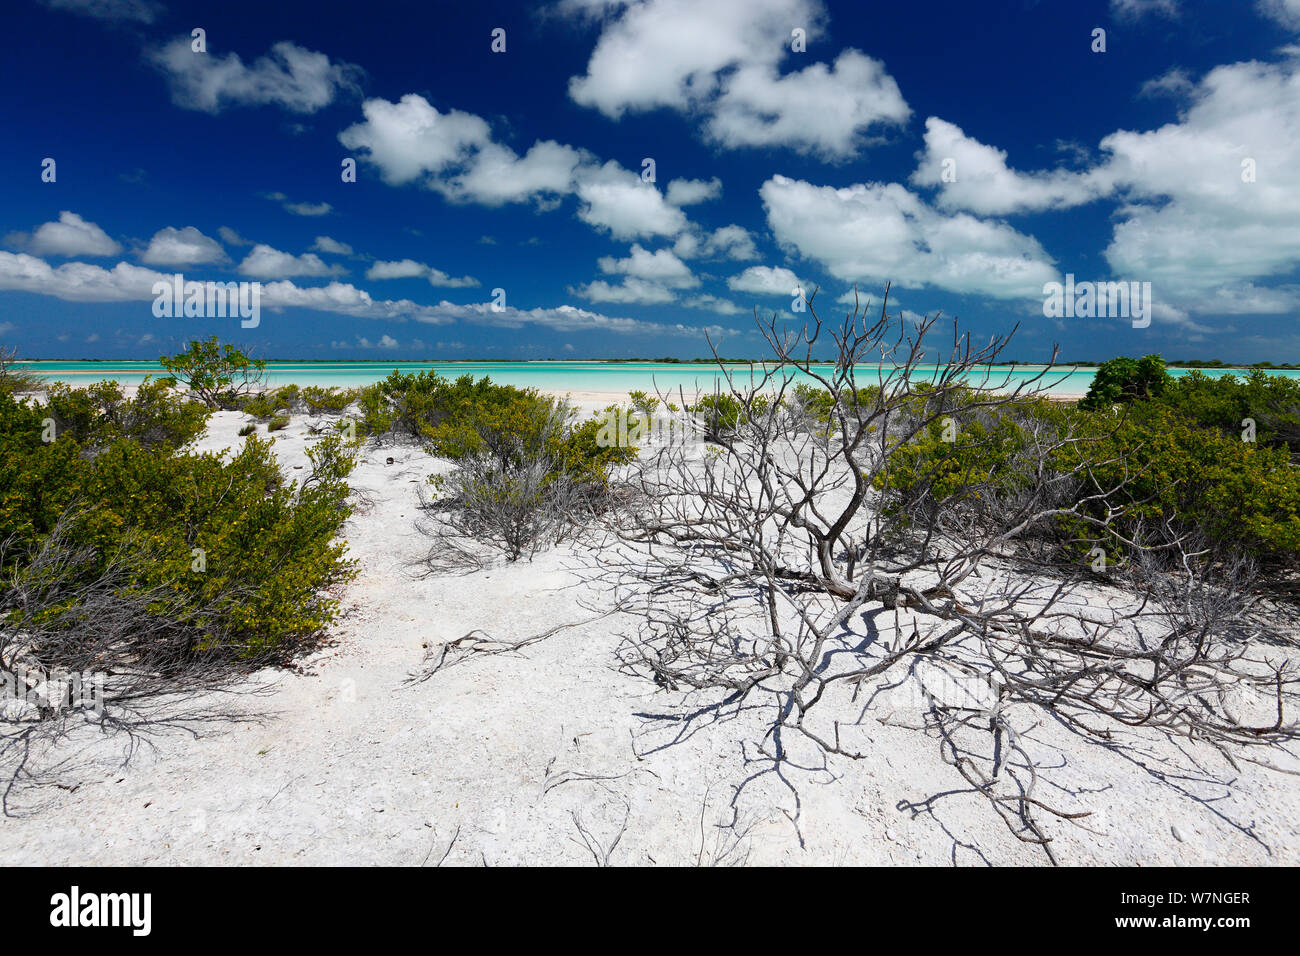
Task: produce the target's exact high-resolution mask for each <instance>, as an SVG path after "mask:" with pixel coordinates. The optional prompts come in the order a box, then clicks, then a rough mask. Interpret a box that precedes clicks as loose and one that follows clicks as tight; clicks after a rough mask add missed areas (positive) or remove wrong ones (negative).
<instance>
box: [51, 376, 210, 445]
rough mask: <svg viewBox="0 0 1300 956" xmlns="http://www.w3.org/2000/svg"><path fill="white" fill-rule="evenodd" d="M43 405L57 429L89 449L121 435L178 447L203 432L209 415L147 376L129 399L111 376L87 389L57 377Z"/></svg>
mask: <svg viewBox="0 0 1300 956" xmlns="http://www.w3.org/2000/svg"><path fill="white" fill-rule="evenodd" d="M45 407H46V409H47V410H48V412H49V415H50V417H51V418H53V419H54V421H55V427H56V432H57V434H59V435H64V434H67V435H69V436H70V437H71V438H73V439H74V440H76V441H77V442H79V443H80V444H82V445H84V446H86V447H88V448H100V447H103V446H105V445H109V444H112V443H113V442H115V441H118V440H120V439H129V440H131V441H135V442H138V443H139V444H140V445H141V446H143V447H145V448H164V449H168V450H174V449H177V448H182V447H184V446H185V445H188V444H189V443H190V442H192V441H193V440H194V439H196V438H198V436H199V435H201V434H203V429H204V428H205V427H206V425H207V420H208V415H209V411H208V409H207V408H206V407H205V406H204V405H203V404H202V403H200V402H196V401H192V400H190V399H189V398H187V397H186V396H183V395H180V394H178V393H177V392H176V391H175V389H173V388H171V387H170V385H169V384H168V383H167V382H166V381H153V380H152V379H149V378H146V379H145V380H144V383H143V384H142V385H141V386H140V387H139V388H138V389H137V390H136V394H135V395H134V396H132V397H131V398H126V397H125V396H124V395H123V393H122V386H121V385H119V384H118V383H117V382H113V381H107V382H97V383H95V384H94V385H90V386H88V387H86V388H72V387H70V386H68V385H65V384H63V383H62V382H56V383H55V384H54V385H53V386H51V388H50V390H49V397H48V400H47V402H46V405H45Z"/></svg>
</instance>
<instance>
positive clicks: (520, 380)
mask: <svg viewBox="0 0 1300 956" xmlns="http://www.w3.org/2000/svg"><path fill="white" fill-rule="evenodd" d="M22 364H24V365H26V367H27V369H28V370H29V371H31V372H33V373H35V374H37V375H42V376H44V377H45V378H47V379H48V380H50V381H64V382H67V383H69V384H74V385H85V384H89V383H91V382H99V381H104V380H106V379H115V380H117V381H119V382H121V383H122V384H124V385H138V384H140V382H142V381H144V378H145V376H146V375H153V376H159V375H163V374H165V372H164V370H163V368H162V366H161V365H159V364H158V363H157V362H108V361H105V362H60V361H44V362H27V363H22ZM828 368H829V366H828ZM933 368H934V367H933V366H924V365H923V366H919V367H918V368H917V373H918V377H919V376H923V375H924V374H925V373H926V372H932V371H933ZM1043 368H1044V366H1041V365H1017V366H1015V367H1014V369H1012V368H1009V367H1000V368H994V369H989V370H988V372H987V373H981V374H976V375H972V376H971V378H972V380H973V381H974V382H977V383H978V382H980V381H981V380H982V381H983V382H984V383H986V384H991V385H993V386H996V387H998V388H1004V387H1005V388H1007V389H1011V388H1014V387H1015V386H1016V385H1018V384H1020V383H1021V382H1024V381H1026V380H1028V379H1030V378H1032V377H1034V376H1035V375H1040V374H1042V372H1043ZM424 369H428V370H431V371H434V372H437V373H438V374H439V375H442V376H446V377H449V378H455V377H457V376H460V375H474V376H475V377H478V376H482V375H487V376H488V377H490V378H491V379H492V381H494V382H498V383H500V384H502V385H516V386H519V387H521V388H527V387H532V388H539V389H546V390H548V391H556V392H618V393H626V392H629V391H632V390H634V389H639V390H641V391H646V392H653V391H655V390H656V389H658V390H659V391H673V392H675V391H677V389H678V388H682V389H684V390H685V391H686V392H688V393H693V392H695V391H697V390H698V391H705V392H711V391H713V388H714V385H715V383H717V382H718V381H719V380H720V373H719V371H718V368H717V366H713V365H703V364H701V365H694V364H685V363H683V364H676V363H671V362H393V363H387V362H268V363H267V380H268V382H269V384H271V385H287V384H290V383H294V384H297V385H321V386H332V385H333V386H339V387H343V388H351V387H354V386H357V385H369V384H370V383H372V382H377V381H379V380H380V379H382V378H386V377H387V376H388V374H389V373H390V372H392V371H394V370H398V371H403V372H416V371H421V370H424ZM727 369H728V371H729V372H730V373H731V374H732V375H733V376H734V377H735V379H736V381H737V383H738V384H739V383H747V382H748V380H749V376H750V375H751V367H750V366H748V365H728V366H727ZM1203 371H1204V372H1205V374H1206V375H1211V376H1218V375H1223V374H1230V373H1237V374H1240V373H1241V372H1242V370H1241V369H1205V370H1203ZM1095 372H1096V368H1095V367H1092V366H1069V367H1057V368H1054V369H1052V370H1051V371H1050V372H1048V373H1047V375H1046V376H1045V377H1044V379H1043V383H1042V384H1043V385H1044V386H1047V387H1048V388H1049V390H1050V392H1051V393H1052V394H1053V395H1059V396H1060V397H1062V398H1066V397H1077V396H1081V395H1083V394H1085V393H1086V392H1087V391H1088V385H1089V384H1090V383H1091V382H1092V378H1093V375H1094V373H1095ZM1171 372H1172V374H1174V375H1181V374H1185V373H1184V372H1183V371H1182V370H1179V369H1172V370H1171ZM1271 374H1274V375H1284V376H1286V377H1288V378H1300V370H1287V371H1274V372H1272V373H1271ZM874 379H875V372H874V370H873V369H872V368H871V367H870V366H859V367H858V380H859V384H862V385H867V384H870V383H871V382H872V381H873V380H874Z"/></svg>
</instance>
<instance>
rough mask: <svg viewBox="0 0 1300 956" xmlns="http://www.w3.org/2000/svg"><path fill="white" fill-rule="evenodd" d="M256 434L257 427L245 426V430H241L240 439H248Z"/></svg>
mask: <svg viewBox="0 0 1300 956" xmlns="http://www.w3.org/2000/svg"><path fill="white" fill-rule="evenodd" d="M256 433H257V426H256V425H245V426H244V427H243V428H241V429H240V430H239V437H240V438H247V437H248V436H249V435H253V434H256Z"/></svg>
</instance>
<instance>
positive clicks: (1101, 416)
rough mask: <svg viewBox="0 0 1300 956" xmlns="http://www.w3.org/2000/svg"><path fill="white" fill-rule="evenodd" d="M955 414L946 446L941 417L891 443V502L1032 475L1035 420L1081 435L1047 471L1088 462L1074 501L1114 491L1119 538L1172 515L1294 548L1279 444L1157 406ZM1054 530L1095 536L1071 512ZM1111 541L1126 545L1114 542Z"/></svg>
mask: <svg viewBox="0 0 1300 956" xmlns="http://www.w3.org/2000/svg"><path fill="white" fill-rule="evenodd" d="M953 419H954V422H955V424H956V426H957V427H956V435H955V440H954V441H951V442H949V441H945V440H944V429H945V423H944V422H943V421H942V420H938V421H935V422H933V423H931V424H930V425H928V426H927V427H926V428H924V429H923V430H922V431H921V432H920V434H918V435H917V436H916V437H915V438H913V439H912V440H911V441H909V442H907V443H906V444H903V445H900V446H898V447H896V448H895V449H894V450H893V452H892V453H891V455H890V467H889V468H888V469H887V470H886V471H885V472H883V473H882V474H881V475H878V476H877V477H876V480H875V484H876V487H877V488H879V489H882V490H883V491H884V492H885V507H886V508H887V509H890V510H898V509H903V508H908V507H914V506H916V505H918V504H920V505H922V506H924V507H925V508H927V509H930V510H931V511H933V509H941V508H951V507H962V506H963V505H964V504H965V503H967V502H969V501H970V500H971V499H973V498H976V497H978V496H979V495H980V494H985V493H988V492H993V493H1014V492H1016V491H1017V490H1022V489H1023V488H1025V487H1026V486H1027V483H1028V482H1030V481H1036V480H1039V477H1038V475H1037V468H1036V466H1037V460H1036V459H1035V460H1033V461H1031V460H1029V458H1030V457H1031V456H1028V455H1026V454H1024V453H1025V450H1026V447H1027V443H1028V438H1029V433H1028V429H1029V428H1030V427H1035V428H1037V429H1038V431H1039V433H1040V434H1046V435H1047V436H1056V437H1060V436H1064V435H1066V434H1072V435H1074V436H1076V437H1077V438H1079V439H1083V440H1081V441H1075V442H1069V443H1064V444H1062V445H1061V447H1059V448H1057V449H1056V450H1055V451H1053V452H1052V454H1051V459H1050V460H1049V461H1047V462H1046V463H1045V464H1046V466H1047V467H1046V469H1045V473H1046V474H1048V475H1063V474H1065V473H1067V472H1069V471H1071V470H1073V469H1075V468H1077V467H1079V466H1080V465H1082V464H1084V463H1085V462H1086V463H1088V473H1089V474H1090V476H1091V477H1089V478H1086V479H1085V478H1080V479H1079V482H1078V497H1079V498H1080V499H1082V497H1083V496H1084V495H1086V494H1095V493H1097V492H1098V491H1100V490H1111V489H1118V490H1117V491H1116V492H1115V493H1114V494H1112V495H1111V496H1110V504H1111V505H1114V506H1123V507H1124V508H1125V509H1126V511H1127V513H1126V515H1125V516H1124V517H1122V518H1120V519H1118V520H1116V521H1115V522H1114V527H1115V530H1116V531H1117V532H1118V533H1119V534H1121V535H1128V534H1130V533H1131V532H1132V531H1133V530H1134V529H1135V528H1136V527H1137V525H1138V523H1139V522H1140V521H1144V520H1145V521H1148V522H1150V521H1151V520H1152V519H1157V520H1159V521H1164V520H1166V519H1168V520H1172V521H1173V522H1174V523H1175V526H1176V527H1180V528H1184V529H1188V530H1191V529H1201V530H1203V531H1204V532H1205V533H1206V534H1207V535H1208V536H1209V537H1210V539H1211V540H1212V541H1215V542H1219V543H1222V544H1226V545H1230V546H1235V547H1240V548H1242V549H1244V550H1246V551H1249V552H1250V553H1252V554H1255V555H1256V556H1258V557H1261V558H1263V559H1265V560H1267V561H1270V562H1274V563H1281V564H1289V565H1293V564H1294V563H1295V562H1296V556H1297V553H1300V469H1297V468H1295V467H1294V466H1292V465H1291V464H1290V462H1289V456H1288V455H1287V453H1286V451H1285V449H1274V448H1268V447H1266V446H1261V445H1259V444H1257V443H1252V442H1246V441H1242V440H1241V438H1240V437H1239V436H1237V435H1235V434H1225V433H1224V432H1221V431H1219V430H1218V429H1215V428H1205V427H1199V426H1197V425H1196V424H1194V423H1193V422H1191V421H1189V420H1188V419H1187V418H1186V417H1184V416H1182V415H1180V414H1179V413H1178V412H1176V411H1174V410H1173V409H1171V408H1169V407H1167V406H1165V405H1163V404H1161V403H1159V402H1156V403H1151V404H1150V405H1149V406H1148V407H1147V408H1145V409H1143V410H1142V412H1141V413H1140V414H1137V415H1134V416H1131V417H1129V418H1127V419H1121V418H1119V417H1118V416H1116V415H1114V414H1112V413H1111V412H1110V411H1109V410H1106V411H1098V412H1090V411H1087V410H1083V409H1077V408H1074V407H1072V406H1068V405H1061V404H1057V403H1052V402H1047V401H1045V400H1041V399H1038V400H1033V401H1029V400H1026V401H1022V402H1017V403H1014V404H1013V405H1011V406H1007V407H1002V408H998V409H994V410H991V411H987V412H975V413H972V412H970V411H961V410H960V409H959V410H957V411H956V412H955V413H954V415H953ZM1074 503H1075V502H1074V501H1066V502H1064V503H1063V505H1064V506H1065V507H1069V506H1071V505H1073V504H1074ZM1092 517H1094V518H1097V519H1099V520H1100V519H1104V518H1105V517H1106V514H1105V505H1103V504H1100V503H1099V504H1097V505H1096V506H1095V510H1094V511H1093V512H1092ZM1055 529H1056V531H1057V532H1059V533H1060V534H1061V535H1062V536H1063V537H1066V538H1075V539H1077V540H1079V541H1085V540H1091V539H1097V538H1098V537H1099V536H1101V535H1102V534H1103V533H1102V532H1100V531H1099V530H1098V529H1097V526H1096V525H1093V524H1090V523H1088V522H1085V521H1081V520H1078V519H1074V518H1063V519H1061V521H1060V522H1058V523H1057V524H1056V525H1055ZM1040 530H1041V529H1040ZM1108 548H1112V549H1114V551H1117V552H1119V551H1123V550H1124V546H1123V543H1122V541H1121V540H1119V539H1114V540H1112V541H1110V542H1109V543H1108Z"/></svg>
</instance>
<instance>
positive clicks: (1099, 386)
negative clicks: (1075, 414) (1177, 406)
mask: <svg viewBox="0 0 1300 956" xmlns="http://www.w3.org/2000/svg"><path fill="white" fill-rule="evenodd" d="M1169 382H1170V375H1169V373H1168V372H1167V371H1165V362H1164V359H1162V358H1161V357H1160V356H1159V355H1147V356H1145V357H1144V358H1141V359H1134V358H1128V357H1127V356H1120V357H1119V358H1113V359H1111V360H1110V361H1108V362H1103V363H1101V365H1100V366H1099V367H1098V369H1097V374H1096V375H1094V376H1093V379H1092V384H1091V385H1090V386H1089V387H1088V394H1087V395H1086V396H1085V397H1084V398H1083V400H1082V401H1080V402H1079V405H1080V407H1082V408H1089V409H1100V408H1107V407H1109V406H1111V405H1116V404H1127V403H1130V402H1136V401H1140V400H1142V399H1148V398H1155V397H1157V396H1159V395H1161V394H1163V393H1164V391H1165V389H1166V388H1167V387H1168V385H1169Z"/></svg>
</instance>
